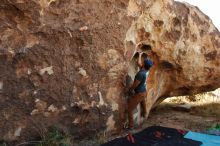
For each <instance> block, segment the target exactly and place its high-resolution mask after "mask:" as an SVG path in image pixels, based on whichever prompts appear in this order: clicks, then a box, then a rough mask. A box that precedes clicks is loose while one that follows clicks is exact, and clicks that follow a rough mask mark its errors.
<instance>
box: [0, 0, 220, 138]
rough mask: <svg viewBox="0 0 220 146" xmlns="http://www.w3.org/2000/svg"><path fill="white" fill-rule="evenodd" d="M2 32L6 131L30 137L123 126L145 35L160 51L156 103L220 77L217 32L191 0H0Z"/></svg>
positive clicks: (2, 123)
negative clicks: (128, 86) (51, 129)
mask: <svg viewBox="0 0 220 146" xmlns="http://www.w3.org/2000/svg"><path fill="white" fill-rule="evenodd" d="M132 19H133V20H134V21H133V22H132V21H131V20H132ZM129 27H130V28H129ZM0 35H1V37H0V71H1V74H0V129H1V132H0V137H3V139H5V140H15V139H20V140H22V139H25V140H27V135H28V137H34V136H37V135H38V132H39V131H40V130H42V129H44V128H46V127H48V126H51V125H56V126H57V127H59V128H61V129H63V130H64V131H66V132H68V133H70V134H72V135H74V136H75V137H76V138H77V137H78V138H82V137H87V136H92V135H94V133H95V132H98V131H107V132H109V131H112V130H115V129H118V128H119V127H122V119H123V117H124V108H125V106H124V103H125V95H124V89H125V86H124V82H125V76H124V75H125V74H126V73H127V72H129V73H130V74H132V72H131V70H134V71H136V70H135V69H134V66H131V65H130V66H129V63H130V61H131V60H132V54H134V53H135V51H136V49H135V46H136V45H138V44H139V43H145V44H149V45H151V46H152V49H153V51H154V56H153V57H152V59H153V60H154V64H155V66H154V68H152V70H151V73H150V77H149V80H148V88H149V92H148V97H147V100H146V102H147V104H148V111H150V108H151V107H152V106H153V104H154V103H155V102H156V101H157V100H159V99H160V98H162V97H167V96H173V95H184V94H191V93H198V92H202V91H209V90H212V89H215V88H217V87H219V86H220V78H219V75H220V68H219V63H220V60H219V59H218V58H219V55H220V51H219V47H220V40H219V32H218V31H217V30H216V29H215V27H214V26H213V25H212V23H211V21H210V20H209V19H208V18H207V17H206V16H205V15H203V14H202V13H201V12H200V11H199V10H198V9H197V8H194V7H191V6H189V5H186V4H181V3H177V2H175V3H174V2H173V1H168V0H167V1H164V0H163V1H162V0H156V1H154V0H152V1H150V0H146V1H142V0H136V1H134V0H130V1H128V0H102V1H101V2H100V1H99V0H65V1H64V0H10V1H9V0H1V2H0ZM124 40H125V42H124ZM124 43H125V47H124ZM131 64H132V61H131ZM128 68H129V71H128Z"/></svg>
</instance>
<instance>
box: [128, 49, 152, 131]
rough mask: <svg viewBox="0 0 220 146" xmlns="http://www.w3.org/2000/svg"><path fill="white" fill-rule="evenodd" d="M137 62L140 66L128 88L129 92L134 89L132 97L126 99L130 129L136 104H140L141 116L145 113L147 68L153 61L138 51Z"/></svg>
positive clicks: (132, 125) (148, 68)
mask: <svg viewBox="0 0 220 146" xmlns="http://www.w3.org/2000/svg"><path fill="white" fill-rule="evenodd" d="M137 64H138V66H139V68H140V70H139V72H138V73H137V74H136V76H135V78H134V82H133V84H132V86H131V87H130V88H129V92H131V91H133V90H134V91H135V94H134V95H133V97H131V98H130V99H129V100H128V109H127V112H128V122H129V123H128V128H129V129H132V128H133V127H134V121H133V110H134V109H135V108H136V107H137V105H138V104H139V103H140V104H141V109H142V111H141V116H143V117H145V115H146V104H145V97H146V96H147V92H146V91H147V90H146V80H147V77H148V74H149V70H150V68H151V67H152V65H153V62H152V61H151V60H149V59H148V58H147V55H146V54H143V52H140V53H139V58H138V60H137Z"/></svg>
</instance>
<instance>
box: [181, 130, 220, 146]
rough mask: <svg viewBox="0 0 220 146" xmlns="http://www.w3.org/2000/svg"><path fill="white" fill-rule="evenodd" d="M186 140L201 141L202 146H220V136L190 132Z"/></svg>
mask: <svg viewBox="0 0 220 146" xmlns="http://www.w3.org/2000/svg"><path fill="white" fill-rule="evenodd" d="M184 138H188V139H192V140H196V141H201V142H202V143H203V144H202V145H201V146H220V136H215V135H208V134H202V133H196V132H191V131H189V132H188V133H187V134H186V135H185V136H184Z"/></svg>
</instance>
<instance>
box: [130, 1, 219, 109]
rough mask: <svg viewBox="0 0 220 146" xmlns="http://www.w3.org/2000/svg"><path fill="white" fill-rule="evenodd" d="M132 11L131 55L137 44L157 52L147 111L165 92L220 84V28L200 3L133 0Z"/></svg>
mask: <svg viewBox="0 0 220 146" xmlns="http://www.w3.org/2000/svg"><path fill="white" fill-rule="evenodd" d="M128 12H129V15H131V16H133V17H135V18H136V21H135V22H133V23H132V26H131V27H130V29H129V30H128V32H127V35H126V51H127V52H126V55H127V58H131V57H130V56H132V54H133V52H135V51H137V50H138V49H139V47H138V46H139V44H145V45H150V46H151V47H152V50H153V52H154V55H153V56H152V59H153V60H154V64H155V66H154V67H153V68H152V70H151V72H150V76H149V80H148V96H147V100H146V102H147V109H148V112H149V111H150V109H151V108H152V106H153V105H154V104H157V103H159V102H160V101H162V100H163V99H164V98H165V97H169V96H177V95H187V94H195V93H199V92H204V91H209V90H213V89H216V88H218V87H219V86H220V82H219V81H220V78H219V74H220V67H219V65H220V33H219V31H218V30H217V29H216V28H215V26H214V25H213V24H212V22H211V20H210V19H209V18H208V17H207V16H206V15H204V14H203V13H202V12H201V11H200V10H199V9H198V8H197V7H193V6H190V5H189V4H186V3H185V4H183V3H179V2H173V1H172V0H166V1H163V0H156V1H153V0H149V1H135V0H131V1H130V3H129V6H128ZM134 48H136V49H134ZM131 64H132V63H131ZM131 68H134V67H131ZM130 70H132V69H130ZM130 75H131V76H132V75H133V74H132V71H130Z"/></svg>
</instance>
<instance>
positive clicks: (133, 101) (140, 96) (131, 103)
mask: <svg viewBox="0 0 220 146" xmlns="http://www.w3.org/2000/svg"><path fill="white" fill-rule="evenodd" d="M145 95H146V93H145V92H143V93H137V94H135V95H134V96H133V97H132V98H130V99H129V100H128V121H129V125H128V126H129V128H133V127H134V119H133V110H134V109H135V108H136V107H137V105H138V104H139V103H140V102H141V101H143V100H144V97H145Z"/></svg>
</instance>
